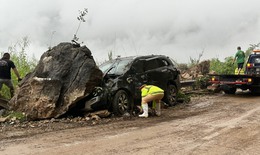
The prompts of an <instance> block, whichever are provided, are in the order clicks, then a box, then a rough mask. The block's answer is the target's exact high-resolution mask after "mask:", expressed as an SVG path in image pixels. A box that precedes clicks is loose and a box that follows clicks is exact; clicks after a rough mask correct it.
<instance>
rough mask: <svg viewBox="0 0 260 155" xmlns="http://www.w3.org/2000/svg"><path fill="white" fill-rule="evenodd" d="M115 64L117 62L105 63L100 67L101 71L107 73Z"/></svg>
mask: <svg viewBox="0 0 260 155" xmlns="http://www.w3.org/2000/svg"><path fill="white" fill-rule="evenodd" d="M114 63H115V61H108V62H105V63H103V64H102V65H100V66H99V69H100V70H101V71H102V72H103V73H105V72H106V71H107V70H108V69H110V68H111V67H112V66H113V64H114Z"/></svg>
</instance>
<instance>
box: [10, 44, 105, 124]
mask: <svg viewBox="0 0 260 155" xmlns="http://www.w3.org/2000/svg"><path fill="white" fill-rule="evenodd" d="M101 79H102V72H101V70H99V68H98V67H97V66H96V63H95V61H94V59H93V57H92V54H91V51H90V50H89V49H88V48H87V47H86V46H82V47H75V46H73V44H71V43H60V44H59V45H57V46H56V47H54V48H53V49H51V50H48V51H47V52H45V53H44V54H43V55H42V56H41V59H40V61H39V64H38V65H37V66H36V68H35V70H34V71H33V72H31V73H30V74H28V75H27V76H26V77H25V78H24V79H23V80H22V82H21V83H20V85H19V88H18V90H17V91H16V93H15V96H14V97H13V98H12V99H11V100H10V102H9V106H10V108H11V109H12V110H15V111H20V112H24V113H25V114H26V116H27V118H28V119H30V120H35V119H46V118H57V117H59V116H61V115H63V114H65V113H66V112H67V111H68V110H69V109H70V108H72V107H74V106H75V105H76V104H77V103H78V101H79V100H80V99H82V98H84V97H85V96H87V95H88V94H89V93H90V92H91V91H92V90H93V89H94V87H95V86H97V85H98V84H99V83H100V81H101Z"/></svg>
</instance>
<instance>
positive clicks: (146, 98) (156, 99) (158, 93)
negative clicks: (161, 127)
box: [139, 84, 164, 117]
mask: <svg viewBox="0 0 260 155" xmlns="http://www.w3.org/2000/svg"><path fill="white" fill-rule="evenodd" d="M140 89H141V94H142V102H141V106H142V109H143V114H141V115H139V117H148V109H149V108H148V103H149V102H151V101H153V108H156V110H155V112H156V115H157V116H160V115H161V105H160V104H161V99H162V98H163V96H164V90H162V89H161V88H159V87H157V86H154V85H146V84H144V85H142V86H141V87H140ZM154 103H156V106H155V105H154Z"/></svg>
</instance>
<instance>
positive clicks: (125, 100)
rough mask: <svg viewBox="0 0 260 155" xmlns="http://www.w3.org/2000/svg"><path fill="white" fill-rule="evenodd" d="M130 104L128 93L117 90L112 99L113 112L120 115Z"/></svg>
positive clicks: (126, 110)
mask: <svg viewBox="0 0 260 155" xmlns="http://www.w3.org/2000/svg"><path fill="white" fill-rule="evenodd" d="M130 105H131V100H130V97H129V95H128V93H127V92H126V91H124V90H119V91H118V92H117V93H116V95H115V96H114V99H113V107H112V108H113V112H114V114H116V115H118V116H121V115H123V114H125V113H126V112H128V109H129V107H130Z"/></svg>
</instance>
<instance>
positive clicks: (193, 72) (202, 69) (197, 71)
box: [181, 60, 210, 80]
mask: <svg viewBox="0 0 260 155" xmlns="http://www.w3.org/2000/svg"><path fill="white" fill-rule="evenodd" d="M209 70H210V61H209V60H205V61H202V62H201V63H199V64H197V65H194V66H192V67H191V68H188V69H187V70H186V69H185V70H181V79H182V80H192V79H196V78H198V77H203V76H205V75H206V74H208V73H209Z"/></svg>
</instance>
